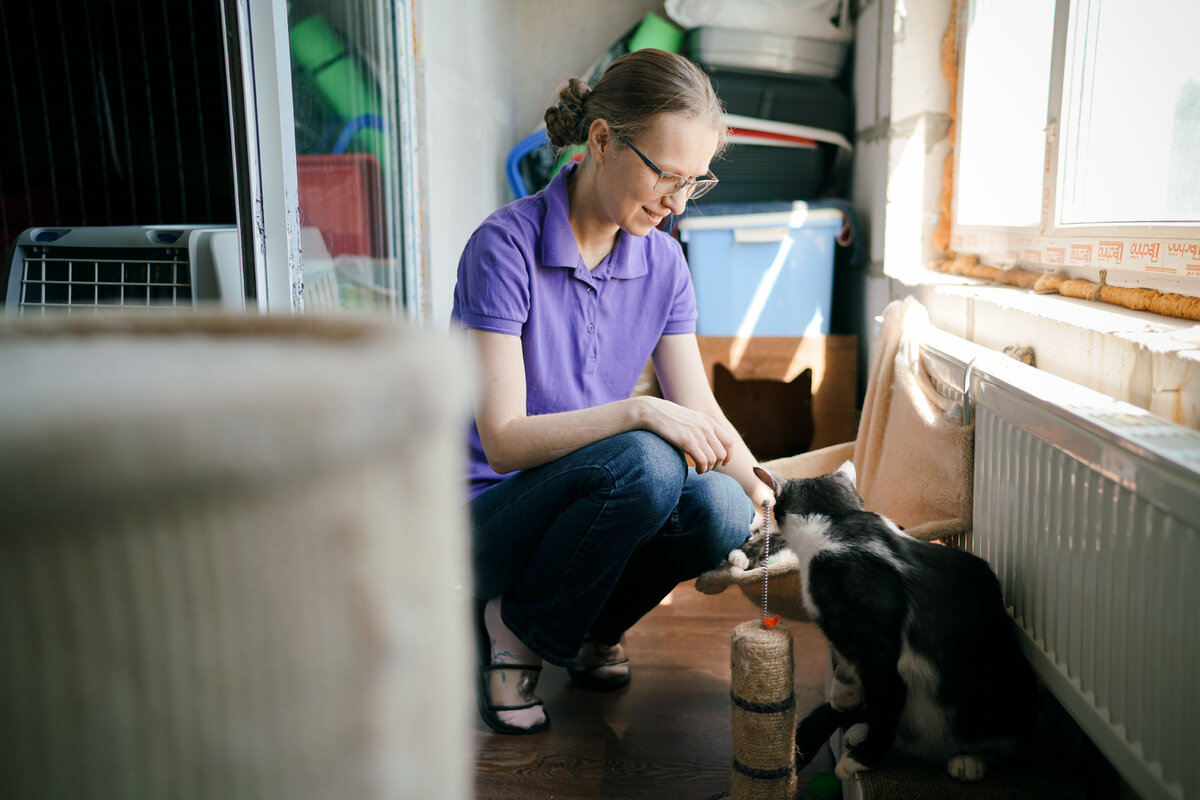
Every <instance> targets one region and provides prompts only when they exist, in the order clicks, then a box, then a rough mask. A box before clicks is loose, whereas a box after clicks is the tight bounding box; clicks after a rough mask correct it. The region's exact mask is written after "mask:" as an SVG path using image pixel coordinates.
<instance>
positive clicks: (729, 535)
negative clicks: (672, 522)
mask: <svg viewBox="0 0 1200 800" xmlns="http://www.w3.org/2000/svg"><path fill="white" fill-rule="evenodd" d="M680 511H681V520H680V522H681V524H683V525H686V526H688V527H690V528H692V529H693V530H694V531H695V532H696V533H697V534H699V538H700V542H698V545H699V546H700V547H702V548H704V549H705V550H707V551H708V552H707V553H706V555H707V556H709V557H712V558H716V559H718V560H719V559H722V558H724V557H725V556H726V554H728V553H729V551H730V550H732V549H734V548H735V547H738V546H739V545H741V544H742V543H743V542H744V541H746V539H747V538H748V537H749V536H750V523H751V522H752V521H753V519H754V507H753V504H752V503H751V502H750V499H749V498H748V497H746V493H745V492H744V491H743V490H742V487H741V484H739V483H738V482H737V481H736V480H734V479H733V478H731V477H730V476H728V475H725V474H723V473H719V472H706V473H704V474H703V475H693V476H691V479H690V480H689V481H688V482H687V486H685V487H684V491H683V498H682V503H681V506H680Z"/></svg>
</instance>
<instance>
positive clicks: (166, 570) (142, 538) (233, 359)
mask: <svg viewBox="0 0 1200 800" xmlns="http://www.w3.org/2000/svg"><path fill="white" fill-rule="evenodd" d="M461 356H462V354H461V353H460V352H459V347H458V346H457V345H453V346H452V343H451V341H450V340H449V339H448V338H445V339H444V338H443V337H441V336H436V335H434V334H432V333H429V332H424V331H419V330H417V329H410V328H408V327H407V326H402V325H399V324H392V323H389V322H386V321H382V320H374V321H372V320H367V319H366V318H357V317H354V318H352V317H348V316H347V317H329V318H319V317H312V316H284V315H275V316H252V315H244V316H243V315H228V316H226V315H223V314H216V313H213V314H209V313H207V312H206V313H201V312H197V313H195V314H186V315H184V314H181V315H170V316H168V315H166V314H158V315H146V316H136V317H135V316H125V315H120V316H117V315H111V316H102V315H96V316H82V315H81V316H71V317H66V316H63V315H59V316H55V317H49V316H48V317H46V318H45V319H41V318H30V317H23V318H20V319H16V318H10V319H3V320H0V372H2V373H3V375H4V378H3V379H2V380H3V381H4V383H3V385H4V389H3V390H2V393H3V394H4V402H3V403H0V453H2V454H3V456H0V609H2V610H3V612H2V613H0V654H3V656H2V657H0V662H3V666H2V667H0V674H3V676H4V693H5V694H4V701H3V703H2V704H0V705H2V706H3V713H2V714H0V775H3V776H4V782H3V783H4V789H5V795H6V796H9V797H46V798H48V797H59V798H67V797H70V798H82V797H130V798H132V797H172V796H180V795H183V796H192V797H195V796H211V797H286V798H289V800H307V799H308V798H327V797H353V798H362V799H363V800H373V799H375V798H395V797H420V798H427V799H428V798H460V797H467V796H469V795H468V793H469V791H470V788H471V783H470V781H471V765H470V755H471V750H470V747H469V745H470V744H471V742H472V741H473V737H472V734H473V731H472V730H471V726H470V719H471V717H470V713H471V711H472V709H473V700H474V698H473V696H472V694H471V692H470V689H469V687H470V685H471V684H470V681H471V675H472V673H471V664H472V662H473V655H472V645H471V639H470V635H469V631H470V624H469V620H470V615H469V606H468V604H467V602H466V601H467V593H466V592H464V590H463V589H462V588H461V587H462V586H464V585H469V579H470V572H469V570H470V566H469V558H468V554H467V547H466V544H465V543H466V542H467V541H469V536H468V535H467V519H466V515H465V511H464V510H463V506H462V502H461V497H460V493H459V489H458V476H459V473H460V469H461V468H460V458H461V456H460V450H461V434H462V430H463V426H464V425H465V424H466V421H467V420H468V419H469V418H470V417H469V414H470V410H469V404H468V402H467V400H466V398H467V397H468V393H467V389H466V386H465V379H464V378H463V375H462V370H461V369H459V368H456V367H455V365H456V364H457V363H458V362H459V361H460V360H461ZM431 532H432V533H433V535H434V536H435V537H436V538H437V539H438V544H437V547H436V553H433V554H431V557H432V559H433V563H434V565H435V568H433V569H414V568H413V566H412V561H413V559H412V553H413V552H415V551H417V550H421V549H422V548H424V547H425V543H427V542H428V540H429V537H430V535H431ZM464 687H467V688H465V689H464ZM187 787H192V788H191V789H187Z"/></svg>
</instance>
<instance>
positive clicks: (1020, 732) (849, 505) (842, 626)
mask: <svg viewBox="0 0 1200 800" xmlns="http://www.w3.org/2000/svg"><path fill="white" fill-rule="evenodd" d="M756 472H758V473H759V478H760V479H762V480H763V481H764V482H765V483H766V484H767V485H768V486H770V487H771V488H772V489H773V490H774V491H775V496H776V503H775V519H776V520H777V521H778V524H779V528H780V531H779V533H780V535H781V538H782V539H783V541H784V542H785V543H786V545H787V546H788V547H789V548H790V549H791V550H792V551H793V552H794V553H795V554H796V556H797V557H798V560H799V568H800V575H801V581H802V583H801V586H802V589H801V592H802V594H803V597H802V600H803V603H804V606H805V608H806V610H807V611H808V613H809V614H810V616H811V617H812V619H813V620H814V621H815V622H816V623H817V624H818V625H819V626H820V628H821V630H822V632H823V633H824V634H825V636H826V638H827V639H828V640H829V642H830V645H831V648H832V652H833V659H834V664H835V668H834V683H833V692H832V698H831V702H830V703H826V704H825V705H823V706H821V707H819V708H817V709H815V710H814V711H813V712H812V713H811V714H809V716H808V717H807V718H806V719H805V720H804V721H802V722H801V723H800V726H799V727H798V728H797V759H798V760H799V762H800V763H798V765H797V766H798V768H799V767H800V766H803V763H805V762H807V761H808V760H811V757H812V755H814V753H815V748H809V743H812V744H815V745H819V744H820V743H821V742H823V741H824V740H825V739H827V738H828V737H829V735H830V734H832V733H833V731H834V730H835V729H836V728H838V727H845V726H847V725H849V726H850V727H849V730H847V731H846V734H845V737H844V739H843V742H844V744H845V745H846V749H845V751H844V752H843V755H842V757H841V759H840V760H839V761H838V764H837V768H836V771H837V775H838V777H840V778H843V779H849V778H850V777H852V776H853V775H854V774H855V773H858V772H860V771H862V770H864V769H868V768H870V767H872V766H875V765H876V764H878V763H879V761H880V760H881V759H882V758H883V757H884V756H886V755H887V754H888V753H889V752H891V751H892V750H893V749H895V751H897V752H901V753H905V754H908V755H913V756H917V757H920V758H923V759H927V760H930V761H934V762H937V763H944V764H946V767H947V770H948V771H949V773H950V774H951V775H952V776H953V777H955V778H958V779H960V780H966V781H977V780H980V779H982V778H983V775H984V772H985V770H986V764H987V762H988V761H989V760H991V759H996V758H1000V757H1004V756H1009V755H1012V754H1014V753H1015V752H1016V750H1017V744H1018V741H1019V740H1020V739H1021V738H1022V737H1024V736H1025V735H1027V734H1030V733H1032V730H1033V727H1034V724H1035V722H1036V717H1037V680H1036V678H1035V676H1034V674H1033V670H1032V669H1031V668H1030V666H1029V664H1028V663H1027V662H1026V661H1025V659H1024V657H1023V656H1022V655H1021V652H1020V650H1019V649H1018V646H1017V643H1016V638H1015V635H1014V632H1013V630H1012V626H1011V622H1010V621H1009V618H1008V615H1007V613H1006V611H1005V609H1004V604H1003V600H1002V596H1001V591H1000V583H999V581H998V580H997V579H996V576H995V574H994V573H993V572H992V570H991V568H990V567H989V566H988V564H987V562H986V561H984V560H983V559H981V558H978V557H976V556H974V555H971V554H970V553H967V552H965V551H962V550H956V549H954V548H951V547H945V546H941V545H936V544H932V543H929V542H922V541H919V540H917V539H913V538H912V537H910V536H907V535H906V534H905V533H904V532H903V531H901V530H900V528H898V527H897V526H896V525H895V524H894V523H893V522H892V521H891V520H889V519H887V518H886V517H884V516H882V515H881V514H875V513H872V512H869V511H865V510H863V505H862V499H861V498H860V497H859V495H858V493H857V491H855V476H854V466H853V464H850V463H849V462H847V463H846V464H845V465H843V466H842V468H841V469H839V470H838V471H837V472H835V473H833V474H832V475H824V476H822V477H819V478H809V479H804V480H789V481H784V480H782V479H780V478H779V477H778V476H774V475H771V474H770V473H768V472H766V471H764V470H761V469H757V468H756ZM761 539H762V536H761V534H760V535H758V536H756V537H754V538H753V539H751V540H750V542H748V543H747V544H746V545H745V546H744V548H743V550H740V551H738V550H735V551H734V552H733V553H731V554H730V561H731V563H735V564H737V565H738V566H742V567H743V568H747V567H751V566H753V564H752V563H751V559H752V558H755V557H761ZM805 748H808V749H812V750H813V751H814V752H802V750H803V749H805Z"/></svg>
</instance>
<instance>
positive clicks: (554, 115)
mask: <svg viewBox="0 0 1200 800" xmlns="http://www.w3.org/2000/svg"><path fill="white" fill-rule="evenodd" d="M724 112H725V108H724V106H723V105H722V103H721V100H720V98H718V97H717V93H716V92H715V91H714V90H713V87H712V83H711V82H710V81H709V79H708V75H706V74H705V73H704V71H703V70H701V69H700V67H698V66H696V64H694V63H693V62H691V61H690V60H688V59H687V58H685V57H683V56H681V55H678V54H676V53H668V52H666V51H665V50H655V49H653V48H646V49H643V50H635V51H634V52H632V53H628V54H626V55H623V56H621V57H620V58H618V59H616V60H615V61H613V62H612V64H610V65H609V66H608V69H606V70H605V71H604V74H603V75H602V76H601V77H600V80H598V81H596V85H595V86H592V87H589V86H588V85H587V83H586V82H584V81H583V80H581V79H580V78H571V79H570V80H568V81H567V83H566V85H565V86H564V87H563V88H562V89H561V90H560V91H559V93H558V104H557V105H554V106H551V107H550V108H547V109H546V114H545V120H546V133H547V134H548V135H549V137H550V144H552V145H554V147H555V148H557V149H558V150H560V151H561V150H563V149H565V148H567V147H570V146H572V145H576V144H583V143H584V142H586V141H587V138H588V131H589V130H590V129H591V126H592V123H593V122H594V121H596V120H597V119H603V120H605V121H607V122H608V124H609V127H611V128H612V130H613V133H615V134H616V135H618V136H624V137H625V138H627V139H636V138H637V136H638V134H639V133H641V132H642V131H644V130H645V129H646V128H647V127H648V126H649V124H650V121H651V119H652V118H653V117H654V116H655V115H657V114H662V113H672V114H680V115H682V116H684V117H685V118H687V119H697V120H702V121H707V122H711V123H712V125H713V127H714V128H716V129H717V130H718V131H720V135H719V139H718V147H717V152H718V153H720V152H721V150H722V149H723V148H724V147H725V123H724V121H723V115H724Z"/></svg>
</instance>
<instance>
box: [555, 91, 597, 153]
mask: <svg viewBox="0 0 1200 800" xmlns="http://www.w3.org/2000/svg"><path fill="white" fill-rule="evenodd" d="M591 94H592V89H591V87H590V86H588V85H587V83H585V82H584V81H582V80H580V79H579V78H571V79H570V80H569V81H567V85H566V86H564V87H563V88H562V90H561V91H559V93H558V103H557V104H556V105H553V106H551V107H550V108H547V109H546V113H545V117H544V118H545V120H546V133H547V135H548V136H549V137H550V144H552V145H554V147H556V148H558V149H562V148H564V147H570V146H571V145H575V144H582V143H583V142H585V141H586V140H587V130H588V125H587V124H586V123H587V121H588V114H587V108H586V105H585V104H586V103H587V99H588V97H590V96H591Z"/></svg>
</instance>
